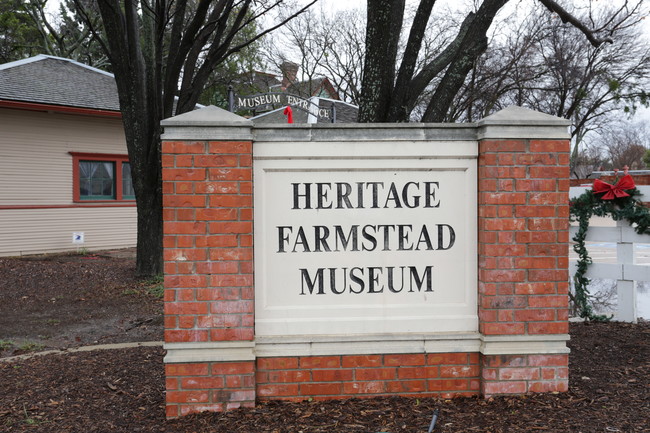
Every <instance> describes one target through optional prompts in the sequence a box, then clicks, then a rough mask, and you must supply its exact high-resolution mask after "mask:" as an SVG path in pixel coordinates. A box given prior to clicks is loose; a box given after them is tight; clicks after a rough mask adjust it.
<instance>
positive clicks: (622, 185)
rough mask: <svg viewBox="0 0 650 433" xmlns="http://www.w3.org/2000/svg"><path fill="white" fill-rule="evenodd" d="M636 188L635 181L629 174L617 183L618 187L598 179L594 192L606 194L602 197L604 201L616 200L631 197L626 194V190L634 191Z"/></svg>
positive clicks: (595, 182)
mask: <svg viewBox="0 0 650 433" xmlns="http://www.w3.org/2000/svg"><path fill="white" fill-rule="evenodd" d="M634 187H635V185H634V180H633V179H632V176H630V175H629V174H626V175H625V176H623V177H622V178H621V179H620V180H619V181H618V182H616V185H610V184H608V183H607V182H603V181H602V180H600V179H596V180H595V181H594V192H595V193H596V194H601V193H605V195H603V196H602V197H601V199H603V200H614V199H615V198H621V197H629V196H630V194H628V193H626V192H625V190H627V189H633V188H634Z"/></svg>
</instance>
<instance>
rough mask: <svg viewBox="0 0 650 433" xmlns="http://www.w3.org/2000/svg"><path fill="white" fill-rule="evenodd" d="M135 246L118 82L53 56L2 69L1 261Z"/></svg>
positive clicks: (8, 65)
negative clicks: (27, 255)
mask: <svg viewBox="0 0 650 433" xmlns="http://www.w3.org/2000/svg"><path fill="white" fill-rule="evenodd" d="M135 243H136V207H135V198H134V194H133V187H132V184H131V171H130V165H129V160H128V156H127V150H126V142H125V139H124V131H123V127H122V120H121V114H120V111H119V103H118V96H117V87H116V85H115V79H114V77H113V75H112V74H109V73H107V72H104V71H101V70H99V69H96V68H93V67H90V66H87V65H84V64H81V63H79V62H75V61H73V60H69V59H63V58H58V57H51V56H45V55H39V56H36V57H31V58H29V59H24V60H19V61H16V62H11V63H5V64H2V65H0V256H18V255H25V254H37V253H46V252H60V251H70V250H76V249H79V248H85V249H87V250H100V249H110V248H123V247H132V246H135Z"/></svg>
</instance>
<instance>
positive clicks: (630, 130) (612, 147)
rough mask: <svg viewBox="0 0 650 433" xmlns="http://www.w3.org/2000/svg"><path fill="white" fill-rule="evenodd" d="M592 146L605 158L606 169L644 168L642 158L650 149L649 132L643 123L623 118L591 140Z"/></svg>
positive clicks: (644, 164)
mask: <svg viewBox="0 0 650 433" xmlns="http://www.w3.org/2000/svg"><path fill="white" fill-rule="evenodd" d="M593 146H594V147H596V148H598V149H599V150H600V153H601V154H602V155H604V156H605V158H607V160H608V161H607V163H606V164H604V168H606V169H623V168H624V167H625V166H627V167H628V168H630V169H632V170H638V169H643V168H645V167H646V163H645V162H644V156H645V154H646V152H647V151H648V150H649V149H650V132H649V131H648V128H647V127H646V126H645V124H644V123H641V122H635V123H632V122H630V121H629V120H627V119H625V118H621V119H619V121H618V122H612V123H611V124H610V125H608V126H607V127H606V128H603V130H601V131H600V134H599V135H598V136H597V137H596V138H595V139H593Z"/></svg>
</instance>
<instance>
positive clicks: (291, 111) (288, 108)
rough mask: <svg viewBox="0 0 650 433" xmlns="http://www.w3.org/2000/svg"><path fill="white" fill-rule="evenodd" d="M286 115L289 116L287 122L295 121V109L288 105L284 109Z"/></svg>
mask: <svg viewBox="0 0 650 433" xmlns="http://www.w3.org/2000/svg"><path fill="white" fill-rule="evenodd" d="M284 115H285V116H287V123H293V110H292V109H291V107H289V106H288V105H287V108H285V109H284Z"/></svg>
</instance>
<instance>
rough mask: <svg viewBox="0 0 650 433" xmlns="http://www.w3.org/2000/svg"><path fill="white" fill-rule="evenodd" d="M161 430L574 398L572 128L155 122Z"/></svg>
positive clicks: (505, 122) (522, 123) (538, 122)
mask: <svg viewBox="0 0 650 433" xmlns="http://www.w3.org/2000/svg"><path fill="white" fill-rule="evenodd" d="M163 126H164V128H165V133H164V135H163V143H162V149H163V157H162V158H163V161H162V162H163V194H164V198H163V203H164V211H163V214H164V246H165V253H164V259H165V348H166V349H167V356H166V357H165V369H166V376H167V396H166V398H167V416H168V417H176V416H180V415H184V414H187V413H191V412H196V411H204V410H216V411H219V410H227V409H230V408H236V407H240V406H253V405H254V404H255V401H256V400H264V399H287V400H303V399H309V398H312V399H330V398H350V397H370V396H379V395H391V394H394V395H404V396H442V397H449V396H458V395H476V394H480V395H484V396H493V395H501V394H523V393H529V392H546V391H566V390H567V387H568V352H569V351H568V349H567V347H566V341H567V340H568V338H569V336H568V295H567V292H568V212H569V208H568V190H569V179H568V178H569V168H568V167H569V166H568V164H569V135H568V133H567V126H568V121H566V120H564V119H559V118H555V117H552V116H548V115H545V114H540V113H536V112H533V111H530V110H526V109H523V108H519V107H510V108H507V109H505V110H502V111H500V112H498V113H496V114H494V115H492V116H489V117H487V118H485V119H483V120H482V121H480V122H478V123H476V124H337V125H331V124H324V125H321V124H314V125H295V124H294V125H255V124H253V123H252V122H250V121H248V120H246V119H243V118H241V117H238V116H236V115H234V114H232V113H229V112H227V111H225V110H221V109H219V108H216V107H207V108H204V109H201V110H197V111H195V112H191V113H187V114H183V115H180V116H177V117H174V118H171V119H167V120H165V121H163Z"/></svg>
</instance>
